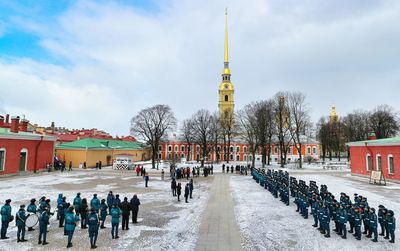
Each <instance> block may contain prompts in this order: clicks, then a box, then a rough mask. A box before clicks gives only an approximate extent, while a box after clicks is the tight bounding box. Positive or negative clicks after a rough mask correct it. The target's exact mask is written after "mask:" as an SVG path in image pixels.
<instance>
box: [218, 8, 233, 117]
mask: <svg viewBox="0 0 400 251" xmlns="http://www.w3.org/2000/svg"><path fill="white" fill-rule="evenodd" d="M234 92H235V89H234V88H233V84H232V83H231V70H230V69H229V55H228V10H227V9H226V10H225V48H224V69H223V71H222V82H221V84H220V85H219V90H218V93H219V104H218V108H219V114H220V118H221V121H224V120H232V119H233V114H234V108H235V101H234V96H233V94H234ZM229 118H231V119H229Z"/></svg>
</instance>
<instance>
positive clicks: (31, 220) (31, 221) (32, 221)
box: [25, 214, 39, 227]
mask: <svg viewBox="0 0 400 251" xmlns="http://www.w3.org/2000/svg"><path fill="white" fill-rule="evenodd" d="M38 222H39V216H37V215H36V214H30V215H29V216H28V217H27V218H26V220H25V225H26V226H27V227H34V226H36V224H37V223H38Z"/></svg>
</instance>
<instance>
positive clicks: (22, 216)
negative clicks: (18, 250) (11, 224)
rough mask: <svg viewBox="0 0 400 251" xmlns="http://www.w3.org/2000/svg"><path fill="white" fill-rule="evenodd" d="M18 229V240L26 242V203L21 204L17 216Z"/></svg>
mask: <svg viewBox="0 0 400 251" xmlns="http://www.w3.org/2000/svg"><path fill="white" fill-rule="evenodd" d="M15 218H16V225H17V227H18V231H17V242H25V241H26V240H25V220H26V218H27V215H26V213H25V205H21V206H20V208H19V211H18V212H17V214H16V216H15Z"/></svg>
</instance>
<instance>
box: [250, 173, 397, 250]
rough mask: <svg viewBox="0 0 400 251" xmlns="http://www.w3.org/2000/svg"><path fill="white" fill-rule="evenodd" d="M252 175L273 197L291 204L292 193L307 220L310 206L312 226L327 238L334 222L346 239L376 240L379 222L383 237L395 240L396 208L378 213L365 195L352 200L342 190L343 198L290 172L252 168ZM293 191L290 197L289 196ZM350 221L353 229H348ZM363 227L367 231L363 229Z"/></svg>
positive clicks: (335, 228) (383, 208)
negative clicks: (351, 237)
mask: <svg viewBox="0 0 400 251" xmlns="http://www.w3.org/2000/svg"><path fill="white" fill-rule="evenodd" d="M252 175H253V178H254V179H255V180H256V181H257V182H258V183H259V184H260V185H261V186H263V187H265V189H268V191H270V192H271V193H272V194H273V196H274V197H276V198H278V197H280V200H281V201H282V202H283V203H285V204H286V205H289V200H290V196H292V197H294V198H295V199H294V203H295V204H296V206H297V209H296V212H299V213H300V214H301V215H302V216H303V218H305V219H307V218H308V215H309V208H311V213H310V214H311V215H312V216H313V219H314V224H313V226H314V227H316V228H317V229H318V230H319V231H320V233H321V234H323V235H324V236H325V237H326V238H329V237H330V223H331V221H333V223H334V230H333V231H334V232H336V233H337V234H338V235H339V236H341V237H342V238H343V239H346V238H347V233H351V234H353V236H354V237H355V239H356V240H361V234H364V235H366V236H365V237H366V238H372V241H373V242H377V241H378V224H379V226H380V230H381V232H380V234H379V235H380V236H384V239H390V241H389V242H390V243H394V242H395V229H396V218H395V217H394V212H393V210H390V209H387V208H385V206H383V205H379V206H378V212H376V209H375V208H373V207H370V205H369V204H368V200H367V198H366V197H363V196H362V195H358V194H354V199H353V201H351V199H350V196H349V195H347V194H346V193H343V192H342V193H340V198H338V199H336V198H335V196H334V195H333V194H332V193H331V192H329V191H328V187H327V186H326V185H321V187H320V188H319V187H318V185H317V184H316V182H315V181H310V182H309V184H308V185H307V184H306V182H305V181H304V180H299V181H297V179H296V178H295V177H292V176H290V177H289V173H288V172H283V171H282V170H279V171H272V170H270V169H268V170H267V172H265V171H264V170H257V169H254V168H253V169H252ZM289 194H290V196H289ZM347 223H348V224H349V225H350V228H349V229H348V228H347ZM362 226H363V227H364V231H363V232H362V231H361V230H362Z"/></svg>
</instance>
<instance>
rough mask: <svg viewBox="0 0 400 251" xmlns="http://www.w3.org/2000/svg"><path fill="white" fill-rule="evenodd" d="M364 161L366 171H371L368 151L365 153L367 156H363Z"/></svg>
mask: <svg viewBox="0 0 400 251" xmlns="http://www.w3.org/2000/svg"><path fill="white" fill-rule="evenodd" d="M365 163H366V167H367V171H371V166H372V159H371V155H370V154H369V153H368V154H367V156H365Z"/></svg>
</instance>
